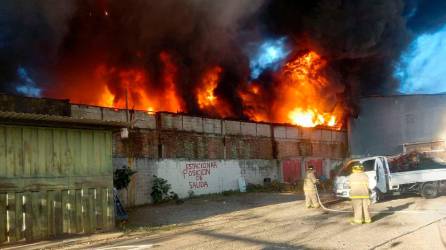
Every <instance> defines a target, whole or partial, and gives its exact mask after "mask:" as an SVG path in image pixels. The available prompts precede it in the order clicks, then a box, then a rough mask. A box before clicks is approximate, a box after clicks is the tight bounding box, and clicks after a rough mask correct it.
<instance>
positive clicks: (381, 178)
mask: <svg viewBox="0 0 446 250" xmlns="http://www.w3.org/2000/svg"><path fill="white" fill-rule="evenodd" d="M375 164H376V177H375V178H376V187H377V188H378V189H379V191H381V193H386V192H387V180H388V176H387V174H386V172H387V171H386V169H385V167H386V166H385V165H384V164H385V162H383V159H382V158H381V157H380V158H378V159H376V162H375Z"/></svg>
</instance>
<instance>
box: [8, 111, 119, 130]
mask: <svg viewBox="0 0 446 250" xmlns="http://www.w3.org/2000/svg"><path fill="white" fill-rule="evenodd" d="M2 120H10V121H11V120H14V121H31V122H40V121H42V122H44V121H46V122H57V123H67V124H80V125H96V126H98V125H99V126H107V127H127V126H128V123H127V122H120V121H107V120H96V119H84V118H73V117H70V116H57V115H44V114H33V113H17V112H9V111H0V121H2Z"/></svg>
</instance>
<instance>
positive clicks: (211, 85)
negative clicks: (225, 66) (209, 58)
mask: <svg viewBox="0 0 446 250" xmlns="http://www.w3.org/2000/svg"><path fill="white" fill-rule="evenodd" d="M221 73H222V68H221V67H218V66H217V67H213V68H211V69H210V70H208V71H207V72H205V73H204V75H203V77H202V81H201V84H200V85H199V86H198V88H197V89H196V97H197V103H198V107H199V108H200V109H201V110H202V111H205V112H207V113H211V114H216V115H217V116H219V117H228V116H231V115H232V112H231V109H230V106H229V105H227V103H226V102H224V101H223V100H222V99H221V98H218V96H216V95H215V89H216V88H217V86H218V83H219V81H220V75H221Z"/></svg>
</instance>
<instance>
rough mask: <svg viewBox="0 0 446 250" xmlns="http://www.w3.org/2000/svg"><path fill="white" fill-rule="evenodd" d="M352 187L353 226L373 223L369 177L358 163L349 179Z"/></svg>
mask: <svg viewBox="0 0 446 250" xmlns="http://www.w3.org/2000/svg"><path fill="white" fill-rule="evenodd" d="M348 180H349V185H350V199H351V200H352V206H353V220H352V221H351V223H352V224H362V223H371V222H372V219H371V218H370V213H369V206H370V198H369V194H370V192H369V177H368V176H367V175H366V174H365V173H364V166H363V165H362V164H361V163H358V164H356V165H354V166H353V168H352V174H351V175H350V176H349V177H348Z"/></svg>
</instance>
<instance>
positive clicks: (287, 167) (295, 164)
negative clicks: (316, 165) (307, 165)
mask: <svg viewBox="0 0 446 250" xmlns="http://www.w3.org/2000/svg"><path fill="white" fill-rule="evenodd" d="M282 172H283V181H284V182H288V183H295V182H296V181H298V180H299V179H300V178H301V169H300V160H298V159H293V160H284V161H283V163H282Z"/></svg>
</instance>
